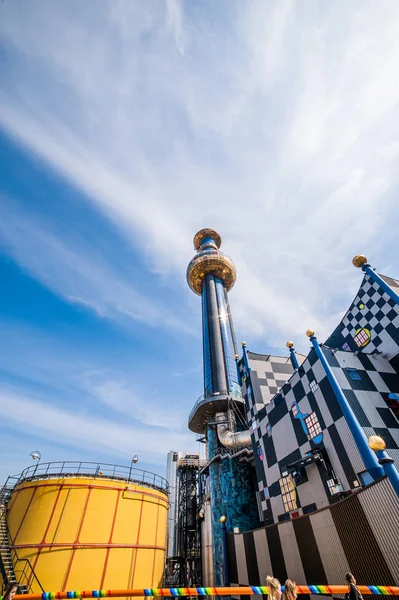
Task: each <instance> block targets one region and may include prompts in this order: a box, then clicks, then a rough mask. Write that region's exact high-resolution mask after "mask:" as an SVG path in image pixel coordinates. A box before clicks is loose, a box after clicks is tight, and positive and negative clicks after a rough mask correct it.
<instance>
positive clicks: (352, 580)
mask: <svg viewBox="0 0 399 600" xmlns="http://www.w3.org/2000/svg"><path fill="white" fill-rule="evenodd" d="M345 579H346V582H347V583H353V584H354V585H356V579H355V578H354V576H353V575H352V573H345Z"/></svg>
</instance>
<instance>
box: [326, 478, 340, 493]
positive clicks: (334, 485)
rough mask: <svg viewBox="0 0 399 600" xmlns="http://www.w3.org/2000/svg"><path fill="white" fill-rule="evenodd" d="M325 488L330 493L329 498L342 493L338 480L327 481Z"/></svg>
mask: <svg viewBox="0 0 399 600" xmlns="http://www.w3.org/2000/svg"><path fill="white" fill-rule="evenodd" d="M327 487H328V491H329V492H330V494H331V496H334V495H335V494H339V493H340V492H342V491H343V490H342V485H341V483H340V481H339V480H338V479H334V478H332V479H328V480H327Z"/></svg>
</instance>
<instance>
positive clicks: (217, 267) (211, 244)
mask: <svg viewBox="0 0 399 600" xmlns="http://www.w3.org/2000/svg"><path fill="white" fill-rule="evenodd" d="M221 243H222V240H221V237H220V235H219V234H218V233H217V232H216V231H214V230H213V229H201V231H199V232H198V233H197V234H196V235H195V237H194V246H195V248H196V249H197V254H196V255H195V256H194V257H193V258H192V259H191V261H190V262H189V265H188V267H187V283H188V285H189V286H190V288H191V289H192V291H193V292H195V293H196V294H198V295H201V293H202V286H203V283H204V280H205V278H206V276H207V275H213V276H214V277H217V278H218V279H221V281H222V282H223V284H224V286H225V288H226V291H227V292H229V291H230V290H231V288H232V287H233V285H234V283H235V280H236V276H237V275H236V268H235V266H234V263H233V261H232V260H231V259H230V258H229V257H228V256H226V255H225V254H223V252H221V251H220V250H219V247H220V244H221Z"/></svg>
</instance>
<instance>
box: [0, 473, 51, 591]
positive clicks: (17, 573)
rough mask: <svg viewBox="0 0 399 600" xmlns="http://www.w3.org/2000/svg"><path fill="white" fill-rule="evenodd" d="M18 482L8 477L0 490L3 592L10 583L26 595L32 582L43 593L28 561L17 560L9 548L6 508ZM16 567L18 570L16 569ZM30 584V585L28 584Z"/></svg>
mask: <svg viewBox="0 0 399 600" xmlns="http://www.w3.org/2000/svg"><path fill="white" fill-rule="evenodd" d="M18 481H19V477H13V476H11V477H8V479H7V481H6V483H5V484H4V486H3V487H2V488H1V489H0V573H1V575H2V578H3V588H4V589H3V590H1V589H0V594H4V591H5V589H6V588H7V586H8V585H10V583H15V584H16V585H18V594H28V593H29V592H31V591H32V590H31V586H30V583H32V582H33V580H35V581H36V584H37V585H38V586H39V588H40V589H41V590H42V592H44V590H43V588H42V586H41V584H40V582H39V580H38V579H37V577H36V574H35V572H34V570H33V567H32V565H31V563H30V561H29V560H28V559H27V558H19V556H18V554H17V552H16V550H14V549H13V548H12V547H10V533H9V530H8V524H7V507H8V502H9V500H10V497H11V494H12V491H13V489H14V488H15V486H16V485H17V483H18ZM16 565H18V568H17V569H16V567H15V566H16ZM29 582H30V583H29ZM0 588H1V586H0Z"/></svg>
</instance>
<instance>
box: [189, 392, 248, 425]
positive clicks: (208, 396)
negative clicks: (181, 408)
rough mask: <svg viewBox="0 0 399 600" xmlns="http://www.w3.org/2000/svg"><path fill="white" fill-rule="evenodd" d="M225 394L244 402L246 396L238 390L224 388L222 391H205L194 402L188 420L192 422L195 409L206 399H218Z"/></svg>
mask: <svg viewBox="0 0 399 600" xmlns="http://www.w3.org/2000/svg"><path fill="white" fill-rule="evenodd" d="M224 396H228V397H229V398H232V399H233V400H240V401H241V402H244V398H243V397H242V395H241V394H240V393H239V392H237V391H233V390H232V391H227V390H223V391H221V392H213V393H205V394H202V395H201V396H200V397H199V398H197V400H196V401H195V403H194V406H193V408H192V409H191V412H190V415H189V417H188V422H189V423H190V421H191V419H192V418H193V416H194V414H195V411H196V410H197V408H198V407H199V406H200V405H201V404H203V403H204V402H205V400H211V399H212V400H217V399H218V398H220V397H222V398H223V397H224Z"/></svg>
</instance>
